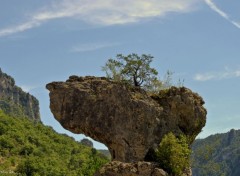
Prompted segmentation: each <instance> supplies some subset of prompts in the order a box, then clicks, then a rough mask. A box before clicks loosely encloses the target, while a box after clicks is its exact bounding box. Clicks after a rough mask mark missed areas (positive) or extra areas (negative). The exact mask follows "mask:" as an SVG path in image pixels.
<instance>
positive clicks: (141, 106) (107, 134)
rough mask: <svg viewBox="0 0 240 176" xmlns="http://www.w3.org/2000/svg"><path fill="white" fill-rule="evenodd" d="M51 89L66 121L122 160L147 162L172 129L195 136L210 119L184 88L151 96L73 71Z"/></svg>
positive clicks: (52, 101)
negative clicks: (153, 150) (146, 159)
mask: <svg viewBox="0 0 240 176" xmlns="http://www.w3.org/2000/svg"><path fill="white" fill-rule="evenodd" d="M47 89H48V90H49V91H50V109H51V111H52V113H53V114H54V117H55V118H56V119H57V120H58V121H59V122H60V123H61V125H62V126H63V127H64V128H65V129H67V130H69V131H71V132H73V133H77V134H80V133H83V134H85V135H87V136H90V137H91V138H93V139H95V140H97V141H99V142H102V143H104V144H105V145H106V146H107V147H108V148H109V150H110V153H111V156H112V159H113V160H117V161H123V162H136V161H143V160H144V158H145V156H146V154H147V153H148V151H149V150H150V149H151V148H155V147H157V146H158V144H159V143H160V141H161V139H162V137H163V136H164V135H165V134H167V133H169V132H170V131H171V132H173V133H174V134H175V135H179V134H185V135H188V136H189V137H190V138H191V140H192V141H193V140H194V139H195V137H196V135H197V134H198V133H199V132H200V131H201V129H202V127H203V126H204V125H205V122H206V113H207V112H206V110H205V108H204V107H203V104H204V101H203V100H202V98H201V97H200V96H199V95H198V94H196V93H193V92H192V91H191V90H189V89H187V88H184V87H182V88H176V87H172V88H170V89H168V90H163V91H161V92H160V93H159V94H158V95H148V94H147V93H146V92H145V91H144V90H142V89H140V88H137V87H131V86H129V85H126V84H123V83H117V82H113V81H109V80H107V79H106V78H100V77H90V76H88V77H77V76H71V77H70V78H69V79H68V80H67V81H66V82H53V83H50V84H48V85H47Z"/></svg>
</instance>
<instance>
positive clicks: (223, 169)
mask: <svg viewBox="0 0 240 176" xmlns="http://www.w3.org/2000/svg"><path fill="white" fill-rule="evenodd" d="M239 146H240V130H233V129H232V130H231V131H229V132H228V133H223V134H215V135H211V136H209V137H207V138H206V139H197V140H196V141H195V142H194V143H193V146H192V149H193V154H192V163H193V165H192V171H193V176H209V175H213V176H239V175H240V168H239V165H240V147H239Z"/></svg>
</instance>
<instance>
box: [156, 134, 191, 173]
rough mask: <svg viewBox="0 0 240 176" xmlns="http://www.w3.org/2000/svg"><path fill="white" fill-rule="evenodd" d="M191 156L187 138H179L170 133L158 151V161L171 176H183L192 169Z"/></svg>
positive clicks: (164, 138)
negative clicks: (187, 170)
mask: <svg viewBox="0 0 240 176" xmlns="http://www.w3.org/2000/svg"><path fill="white" fill-rule="evenodd" d="M190 154H191V150H190V149H189V146H188V143H187V138H186V137H185V136H183V135H181V136H180V137H179V138H177V137H176V136H175V135H174V134H173V133H168V134H167V135H165V136H164V137H163V139H162V141H161V143H160V145H159V147H158V149H157V150H156V160H157V162H158V163H159V164H160V167H162V168H163V169H165V170H166V171H167V172H168V173H169V174H171V175H177V176H181V175H182V174H183V171H184V170H186V169H187V168H189V167H190Z"/></svg>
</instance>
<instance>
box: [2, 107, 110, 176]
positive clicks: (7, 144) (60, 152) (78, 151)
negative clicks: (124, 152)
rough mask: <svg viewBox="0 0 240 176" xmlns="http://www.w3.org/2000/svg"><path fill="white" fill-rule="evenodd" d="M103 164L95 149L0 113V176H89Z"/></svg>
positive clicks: (27, 120)
mask: <svg viewBox="0 0 240 176" xmlns="http://www.w3.org/2000/svg"><path fill="white" fill-rule="evenodd" d="M106 162H108V159H107V158H106V157H105V156H103V154H101V153H98V152H97V151H96V149H94V148H91V147H86V146H84V145H82V144H81V143H80V142H76V141H75V140H74V139H73V138H71V137H68V136H67V135H61V134H58V133H56V132H55V131H54V130H53V129H52V128H51V127H47V126H44V125H43V124H42V123H40V122H35V121H32V120H29V119H27V118H19V117H18V118H15V117H10V116H8V115H6V114H4V113H3V112H2V111H0V175H9V173H11V175H13V174H14V173H20V174H21V175H26V176H33V175H34V176H91V175H93V173H94V172H95V171H96V170H97V169H98V168H99V167H101V166H102V165H103V164H104V163H106ZM14 175H16V174H14Z"/></svg>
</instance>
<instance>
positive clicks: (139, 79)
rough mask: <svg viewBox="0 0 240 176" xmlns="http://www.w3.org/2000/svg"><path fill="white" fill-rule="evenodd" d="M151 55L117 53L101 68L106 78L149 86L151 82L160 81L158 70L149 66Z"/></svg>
mask: <svg viewBox="0 0 240 176" xmlns="http://www.w3.org/2000/svg"><path fill="white" fill-rule="evenodd" d="M152 59H153V56H151V55H146V54H142V55H141V56H139V55H137V54H135V53H133V54H129V55H127V56H124V55H122V54H118V55H117V56H116V60H115V59H109V60H108V61H107V63H106V64H105V66H104V67H103V68H102V70H103V71H105V72H106V75H107V77H108V78H111V79H113V80H116V81H127V82H129V83H131V84H132V85H134V86H136V87H140V86H141V87H144V88H146V89H147V88H149V87H151V84H153V83H155V84H156V82H160V81H158V79H157V75H158V72H157V70H156V69H154V68H152V67H150V63H151V62H152Z"/></svg>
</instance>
